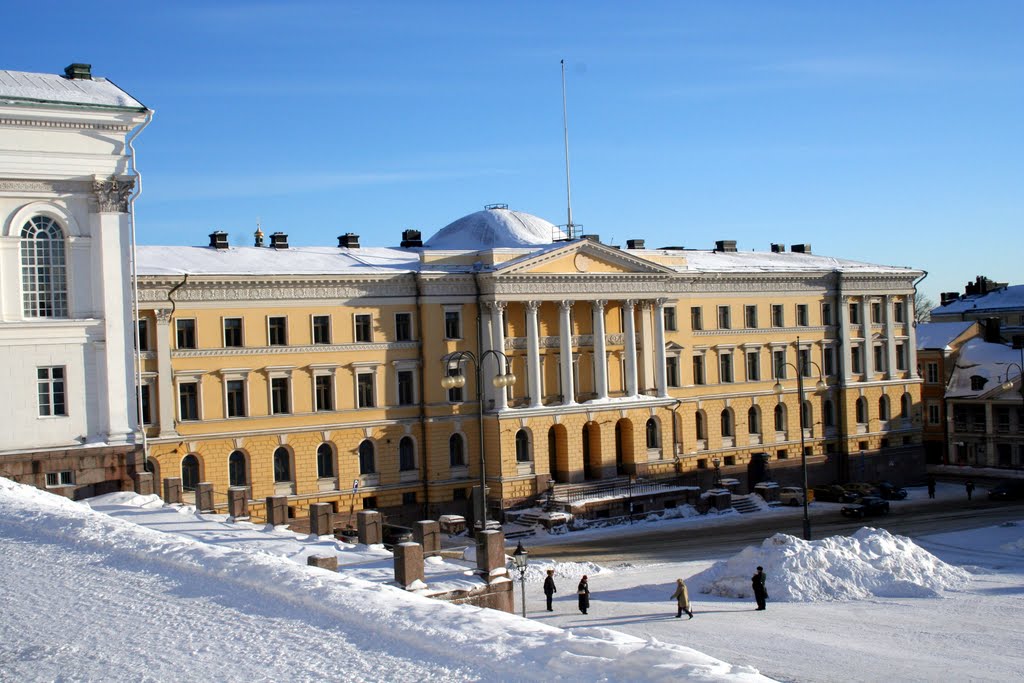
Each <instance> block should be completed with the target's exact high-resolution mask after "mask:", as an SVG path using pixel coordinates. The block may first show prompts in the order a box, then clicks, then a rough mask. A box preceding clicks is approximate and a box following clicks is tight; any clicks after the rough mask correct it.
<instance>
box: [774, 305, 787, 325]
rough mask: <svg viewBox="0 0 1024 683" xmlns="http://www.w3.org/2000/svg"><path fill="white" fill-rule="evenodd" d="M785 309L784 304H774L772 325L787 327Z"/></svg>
mask: <svg viewBox="0 0 1024 683" xmlns="http://www.w3.org/2000/svg"><path fill="white" fill-rule="evenodd" d="M785 315H786V313H785V309H784V308H783V307H782V304H772V327H785V326H786V320H785Z"/></svg>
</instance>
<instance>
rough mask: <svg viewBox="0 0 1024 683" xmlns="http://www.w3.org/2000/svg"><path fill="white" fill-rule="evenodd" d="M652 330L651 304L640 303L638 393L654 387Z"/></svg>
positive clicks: (646, 302) (648, 302)
mask: <svg viewBox="0 0 1024 683" xmlns="http://www.w3.org/2000/svg"><path fill="white" fill-rule="evenodd" d="M653 337H654V328H652V327H651V302H650V301H641V302H640V349H641V353H640V374H641V377H642V380H641V381H640V385H639V387H637V390H638V391H644V390H646V389H650V388H651V387H653V386H654V355H653V351H652V350H653V348H654V343H653V342H652V341H651V339H652V338H653Z"/></svg>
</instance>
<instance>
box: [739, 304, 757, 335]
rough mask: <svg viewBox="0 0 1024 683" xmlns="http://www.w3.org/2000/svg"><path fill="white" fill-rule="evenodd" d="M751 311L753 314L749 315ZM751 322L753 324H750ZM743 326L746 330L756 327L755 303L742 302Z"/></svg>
mask: <svg viewBox="0 0 1024 683" xmlns="http://www.w3.org/2000/svg"><path fill="white" fill-rule="evenodd" d="M751 313H753V315H751ZM751 323H753V324H751ZM743 327H744V328H745V329H748V330H756V329H759V328H758V319H757V304H744V306H743Z"/></svg>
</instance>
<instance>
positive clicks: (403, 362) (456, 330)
mask: <svg viewBox="0 0 1024 683" xmlns="http://www.w3.org/2000/svg"><path fill="white" fill-rule="evenodd" d="M262 241H263V238H262V235H261V234H257V237H256V243H257V245H258V246H244V247H243V246H229V245H228V243H227V235H225V234H224V233H214V235H211V244H210V246H208V247H140V248H139V257H138V259H139V299H140V316H141V320H140V339H141V340H142V342H143V347H142V348H143V349H144V351H143V359H142V363H141V366H142V382H143V397H144V401H143V403H144V405H143V413H144V415H143V418H144V422H145V423H146V424H147V425H148V427H147V449H148V454H149V457H150V463H151V464H150V467H151V468H152V469H153V470H154V471H155V472H156V474H157V477H158V479H159V478H166V477H178V476H180V477H182V478H183V480H184V483H185V485H186V488H188V487H190V486H193V485H194V484H195V483H197V482H199V481H209V482H212V483H213V485H214V490H215V491H216V500H217V502H218V503H219V504H220V503H223V502H224V501H225V493H226V491H227V489H228V487H229V486H231V485H243V486H250V487H251V491H252V494H251V495H252V498H253V499H255V500H260V499H262V498H263V497H265V496H268V495H275V494H276V495H288V496H289V497H290V505H291V506H292V507H294V508H296V512H299V510H301V509H302V508H305V507H306V506H307V505H308V504H309V503H311V502H332V503H335V507H336V509H337V510H338V511H339V512H348V511H350V510H352V509H355V510H358V509H362V508H364V507H367V508H371V507H372V508H376V509H380V510H383V511H385V512H388V513H389V514H391V515H392V516H393V517H396V518H399V519H405V520H406V521H409V520H414V519H421V518H424V517H425V516H430V517H436V516H437V515H438V514H442V513H451V512H454V513H459V514H464V513H468V512H469V509H468V507H469V505H468V500H469V499H470V498H471V497H472V487H473V486H474V485H476V484H477V483H478V482H479V480H480V463H481V460H484V461H485V462H486V479H487V486H488V489H489V492H488V503H489V507H490V509H491V510H492V511H494V512H492V514H495V513H496V512H497V511H498V510H501V509H505V508H508V507H509V506H512V505H515V504H517V503H520V502H524V501H528V500H529V499H531V498H533V497H535V496H538V495H540V494H543V493H544V492H545V491H546V490H547V487H548V484H549V480H554V481H555V482H558V483H568V482H589V481H595V480H607V479H611V478H615V477H618V476H627V475H628V476H637V477H658V476H674V475H676V474H679V473H682V474H683V475H685V474H687V473H689V472H694V471H697V470H703V469H708V468H710V467H712V464H713V463H715V462H716V461H718V462H719V463H720V464H722V465H723V467H724V472H723V473H739V472H740V471H741V470H744V471H745V468H746V465H747V463H748V462H749V461H750V460H751V458H752V457H753V454H755V453H767V458H768V459H769V461H770V462H771V465H772V467H773V468H774V469H773V471H774V472H776V473H778V474H777V476H776V478H777V479H780V478H782V477H783V476H786V471H787V469H786V468H787V467H788V466H790V465H798V464H799V463H800V461H801V454H802V453H801V450H800V449H801V444H803V448H804V449H805V450H804V451H803V452H804V453H806V454H807V455H808V460H809V464H810V466H811V468H812V472H813V478H814V479H815V480H817V481H822V482H824V481H834V480H837V479H838V480H843V479H846V478H848V477H850V476H855V475H856V470H855V468H854V466H853V464H852V463H851V457H850V456H851V454H856V457H858V458H861V457H873V458H882V459H883V460H885V461H887V468H886V470H885V471H887V472H888V473H889V474H891V478H893V479H905V478H907V477H909V476H913V475H915V474H916V473H918V472H921V471H923V469H922V468H923V464H922V463H923V458H922V453H921V445H920V441H921V439H920V436H921V415H920V405H919V403H920V381H921V380H920V378H919V377H918V376H917V372H916V370H917V363H916V359H915V354H916V345H915V343H914V327H913V325H912V321H913V319H914V318H913V309H912V307H913V293H914V281H915V279H916V278H918V277H920V276H921V275H922V273H921V272H920V271H916V270H912V269H907V268H895V267H888V266H875V265H871V264H865V263H859V262H853V261H846V260H842V259H836V258H830V257H822V256H816V255H814V254H812V253H811V250H810V246H809V245H795V246H794V247H793V249H792V250H791V251H788V252H787V251H785V248H784V247H780V246H779V245H772V250H771V251H769V252H751V251H738V250H737V249H736V246H735V243H733V242H728V241H721V242H718V243H717V244H716V248H715V249H713V250H693V249H681V248H662V249H646V248H644V245H643V241H642V240H630V241H629V242H628V243H627V247H626V248H625V249H621V248H619V247H615V246H609V245H606V244H602V243H601V242H600V241H599V240H598V239H597V238H596V237H594V236H584V237H583V238H577V239H566V238H565V235H564V234H563V233H561V232H560V231H559V229H558V228H556V227H555V226H553V225H551V224H550V223H548V222H547V221H544V220H542V219H540V218H537V217H535V216H531V215H529V214H524V213H519V212H514V211H509V210H508V209H507V208H505V207H503V206H494V207H488V208H487V209H485V210H484V211H479V212H476V213H473V214H470V215H468V216H465V217H464V218H462V219H459V220H457V221H455V222H454V223H452V224H451V225H449V226H447V227H446V228H444V229H442V230H441V231H439V232H438V233H437V234H436V235H434V236H433V237H432V238H431V239H430V240H428V241H427V242H426V243H425V244H424V243H421V242H420V241H419V234H418V233H416V232H414V231H406V233H404V234H403V241H402V246H401V247H397V248H367V247H362V246H360V245H359V240H358V237H357V236H355V235H351V234H349V235H343V236H341V237H339V246H338V247H291V248H289V246H288V245H287V237H286V236H285V235H283V234H280V233H275V234H274V235H272V236H271V240H270V245H269V246H262ZM506 358H507V361H506ZM506 362H507V363H508V364H509V366H506ZM798 367H802V368H804V372H803V375H804V377H803V378H802V379H803V380H805V383H806V386H805V387H803V388H804V390H805V392H804V393H805V403H804V406H803V411H804V416H803V417H804V420H803V425H804V427H803V430H802V433H801V406H800V400H799V394H798V379H797V376H796V375H797V368H798ZM478 374H479V376H481V377H482V378H483V379H482V381H481V382H480V385H479V387H478V386H477V381H476V378H477V376H478ZM510 374H512V375H514V377H515V381H514V383H511V384H510V385H508V386H496V382H495V381H494V380H495V379H498V380H499V381H498V382H497V384H508V382H509V381H510V380H511V377H509V375H510ZM446 376H455V378H454V379H448V380H445V378H446ZM460 378H464V382H462V381H461V380H460ZM819 382H821V383H823V388H822V389H821V390H818V389H817V388H816V385H818V384H819ZM460 384H462V386H459V385H460ZM478 396H479V397H480V401H479V402H478V401H477V398H478ZM480 404H482V406H483V412H482V415H481V410H480ZM481 431H482V433H483V439H484V451H483V457H481V450H480V434H481ZM862 453H866V454H867V455H866V456H862V455H861V454H862ZM780 466H781V471H780ZM793 474H794V476H795V472H794V473H793ZM780 475H781V476H780ZM354 483H358V486H356V487H354V486H353V484H354ZM354 489H355V490H354Z"/></svg>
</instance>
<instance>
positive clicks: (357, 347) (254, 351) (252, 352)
mask: <svg viewBox="0 0 1024 683" xmlns="http://www.w3.org/2000/svg"><path fill="white" fill-rule="evenodd" d="M417 348H419V342H415V341H413V342H379V343H371V344H315V345H308V346H255V347H251V348H240V349H236V348H231V349H181V350H174V351H171V358H211V357H217V356H263V355H273V354H278V355H280V354H291V353H317V354H320V353H353V352H356V351H384V352H387V351H407V350H415V349H417Z"/></svg>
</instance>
